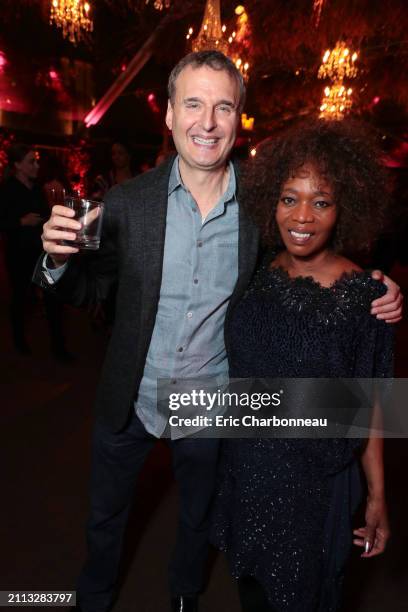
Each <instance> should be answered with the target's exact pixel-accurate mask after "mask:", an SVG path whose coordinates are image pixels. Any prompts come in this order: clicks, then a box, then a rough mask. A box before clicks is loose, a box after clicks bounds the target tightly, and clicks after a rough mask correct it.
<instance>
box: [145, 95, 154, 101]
mask: <svg viewBox="0 0 408 612" xmlns="http://www.w3.org/2000/svg"><path fill="white" fill-rule="evenodd" d="M154 98H155V96H154V93H149V95H148V96H147V101H148V102H154Z"/></svg>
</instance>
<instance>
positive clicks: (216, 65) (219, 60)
mask: <svg viewBox="0 0 408 612" xmlns="http://www.w3.org/2000/svg"><path fill="white" fill-rule="evenodd" d="M187 66H191V67H192V68H201V66H207V67H208V68H212V70H224V71H225V72H227V73H228V74H229V75H230V77H232V78H233V79H234V80H235V82H236V83H237V85H238V89H239V102H238V111H239V112H241V111H242V109H243V107H244V104H245V94H246V92H245V83H244V79H243V77H242V74H241V73H240V71H239V70H238V68H237V67H236V66H235V64H234V62H232V61H231V60H230V59H229V57H227V56H226V55H224V54H223V53H221V51H196V52H193V53H189V54H188V55H186V56H185V57H183V58H182V59H181V60H180V61H179V63H178V64H176V65H175V66H174V68H173V70H172V71H171V73H170V76H169V82H168V85H167V91H168V96H169V100H170V102H171V104H172V105H173V104H174V98H175V95H176V81H177V77H178V76H179V74H180V72H181V71H182V70H184V68H186V67H187Z"/></svg>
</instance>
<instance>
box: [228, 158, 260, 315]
mask: <svg viewBox="0 0 408 612" xmlns="http://www.w3.org/2000/svg"><path fill="white" fill-rule="evenodd" d="M234 167H235V172H236V176H237V191H236V194H237V200H238V204H239V238H238V280H237V284H236V285H235V289H234V291H233V293H232V296H231V299H230V303H229V307H228V310H230V308H232V307H233V306H234V304H236V302H237V301H238V300H239V298H240V297H241V295H242V294H243V293H244V291H245V289H246V288H247V286H248V284H249V281H250V280H251V278H252V275H253V273H254V271H255V268H256V264H257V261H258V256H259V230H258V228H257V227H256V225H255V224H254V222H253V221H252V219H250V217H249V216H248V214H247V212H246V210H245V207H244V206H243V203H242V202H241V201H240V197H241V195H242V190H241V189H240V188H239V179H240V172H239V166H237V165H236V164H234Z"/></svg>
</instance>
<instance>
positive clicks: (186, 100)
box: [183, 97, 236, 108]
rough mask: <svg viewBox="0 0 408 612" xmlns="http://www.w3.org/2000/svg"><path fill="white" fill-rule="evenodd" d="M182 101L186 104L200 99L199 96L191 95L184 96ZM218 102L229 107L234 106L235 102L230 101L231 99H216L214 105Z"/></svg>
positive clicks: (217, 104)
mask: <svg viewBox="0 0 408 612" xmlns="http://www.w3.org/2000/svg"><path fill="white" fill-rule="evenodd" d="M183 102H184V104H186V103H188V102H202V100H201V98H196V97H191V98H184V100H183ZM220 104H223V105H224V106H229V107H230V108H236V104H234V102H231V100H217V102H216V103H215V106H219V105H220Z"/></svg>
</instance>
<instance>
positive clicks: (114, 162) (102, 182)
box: [91, 141, 135, 200]
mask: <svg viewBox="0 0 408 612" xmlns="http://www.w3.org/2000/svg"><path fill="white" fill-rule="evenodd" d="M110 156H111V169H110V170H109V172H108V174H107V176H103V175H102V174H100V175H98V176H97V177H96V179H95V185H94V187H93V189H92V193H91V198H92V199H94V200H103V197H104V195H105V194H106V192H107V191H109V189H110V188H111V187H113V186H114V185H119V184H120V183H123V182H124V181H127V180H129V179H131V178H133V177H134V176H135V175H134V172H133V171H132V153H131V149H130V147H129V146H128V145H127V144H125V143H124V142H119V141H115V142H114V143H113V144H112V147H111V150H110Z"/></svg>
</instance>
